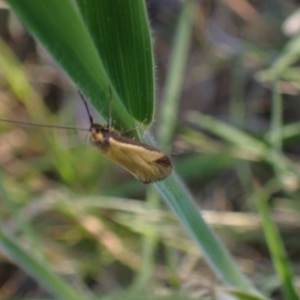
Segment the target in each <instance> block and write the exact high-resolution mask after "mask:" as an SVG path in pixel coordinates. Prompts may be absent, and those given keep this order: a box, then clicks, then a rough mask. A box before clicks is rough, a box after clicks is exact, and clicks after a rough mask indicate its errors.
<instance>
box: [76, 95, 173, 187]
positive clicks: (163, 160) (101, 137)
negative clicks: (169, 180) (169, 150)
mask: <svg viewBox="0 0 300 300" xmlns="http://www.w3.org/2000/svg"><path fill="white" fill-rule="evenodd" d="M80 95H81V94H80ZM81 97H82V100H83V102H84V104H85V106H86V110H87V113H88V116H89V119H90V124H91V125H90V142H91V144H92V145H93V146H95V147H96V148H97V149H98V150H99V151H100V152H101V153H102V155H104V156H105V157H106V158H108V159H109V160H111V161H113V162H115V163H116V164H118V165H120V166H122V167H123V168H124V169H126V170H127V171H128V172H129V173H131V174H132V175H133V176H134V177H136V178H137V179H138V180H140V181H142V182H143V183H151V182H154V181H159V180H163V179H165V178H166V177H168V176H169V175H170V173H171V171H172V163H171V160H170V159H169V157H168V156H166V155H165V154H163V153H162V152H161V151H160V150H158V149H156V148H154V147H152V146H149V145H147V144H144V143H142V142H140V141H137V140H135V139H133V138H129V137H126V136H124V134H123V133H122V132H121V131H118V130H115V129H113V128H112V127H111V125H110V122H108V125H105V126H103V125H100V124H95V123H94V121H93V118H92V116H91V114H90V111H89V108H88V105H87V103H86V101H85V99H84V97H83V96H82V95H81Z"/></svg>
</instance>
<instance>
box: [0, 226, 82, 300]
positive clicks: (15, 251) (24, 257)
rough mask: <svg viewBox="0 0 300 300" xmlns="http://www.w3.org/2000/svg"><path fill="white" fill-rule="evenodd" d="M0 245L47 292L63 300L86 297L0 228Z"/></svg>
mask: <svg viewBox="0 0 300 300" xmlns="http://www.w3.org/2000/svg"><path fill="white" fill-rule="evenodd" d="M0 246H1V247H2V248H3V249H4V250H5V251H6V252H7V253H9V255H10V256H11V257H12V259H13V260H14V261H15V262H17V263H18V265H20V266H21V267H22V268H23V269H24V270H26V271H27V272H28V273H29V274H30V275H31V276H32V277H34V278H35V279H36V280H37V281H38V282H39V283H40V284H42V285H43V286H44V287H45V288H46V289H47V290H48V291H49V292H51V293H52V294H54V295H56V296H57V297H58V299H65V300H82V299H87V298H86V297H85V296H84V295H81V296H80V295H79V292H78V291H75V290H74V287H71V286H69V285H68V284H67V283H66V282H65V281H64V280H63V279H62V278H60V277H58V276H57V275H55V273H54V272H53V271H52V270H50V268H48V267H47V266H46V263H45V262H43V263H42V262H39V261H38V260H37V259H36V258H33V257H32V256H31V255H30V254H29V253H27V252H26V251H24V250H23V249H22V248H21V247H19V245H18V244H17V243H16V242H15V241H13V240H12V238H9V237H8V236H6V235H5V234H4V233H3V232H2V231H1V230H0Z"/></svg>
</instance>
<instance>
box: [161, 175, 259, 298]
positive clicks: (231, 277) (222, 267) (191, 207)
mask: <svg viewBox="0 0 300 300" xmlns="http://www.w3.org/2000/svg"><path fill="white" fill-rule="evenodd" d="M155 186H156V188H157V190H158V191H159V193H160V194H161V196H162V197H163V198H164V200H165V201H166V202H167V204H168V205H169V206H170V208H171V209H172V210H173V212H174V213H175V214H176V216H177V217H178V219H179V220H180V222H181V223H182V224H183V226H184V228H185V229H186V230H187V232H188V233H189V234H190V236H192V238H193V240H194V241H195V243H196V244H197V245H198V246H199V248H200V249H201V250H202V253H203V255H204V256H205V258H206V261H207V263H208V264H209V265H210V267H211V268H212V270H213V271H214V273H215V274H216V276H217V277H218V279H220V280H221V281H222V282H223V283H224V284H226V285H228V286H231V287H235V288H236V289H241V290H244V291H247V292H249V293H255V290H254V288H253V287H252V286H251V284H250V283H249V282H248V280H247V279H246V278H245V277H244V276H243V274H242V273H241V272H240V271H239V270H238V268H237V265H236V263H235V262H234V261H233V260H232V258H231V256H230V255H229V253H228V252H227V250H226V249H225V248H224V247H223V245H222V244H221V243H220V241H219V240H218V238H217V237H216V236H215V234H214V232H213V231H212V230H211V229H210V228H209V226H208V225H207V224H206V223H205V222H204V220H203V219H202V217H201V215H200V213H199V208H198V207H197V206H196V205H195V203H194V201H193V200H192V198H191V196H190V195H189V193H188V192H187V190H186V189H185V188H184V187H183V185H182V183H181V182H180V181H179V179H178V178H177V176H176V175H175V174H172V175H171V176H170V177H168V178H167V179H166V180H164V181H162V182H157V183H155Z"/></svg>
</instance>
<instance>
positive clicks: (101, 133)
mask: <svg viewBox="0 0 300 300" xmlns="http://www.w3.org/2000/svg"><path fill="white" fill-rule="evenodd" d="M90 132H91V135H90V141H91V143H92V144H93V145H94V146H97V147H101V148H102V147H103V146H105V145H106V143H107V135H108V133H109V130H108V128H107V127H105V126H102V125H100V124H93V125H92V126H91V128H90Z"/></svg>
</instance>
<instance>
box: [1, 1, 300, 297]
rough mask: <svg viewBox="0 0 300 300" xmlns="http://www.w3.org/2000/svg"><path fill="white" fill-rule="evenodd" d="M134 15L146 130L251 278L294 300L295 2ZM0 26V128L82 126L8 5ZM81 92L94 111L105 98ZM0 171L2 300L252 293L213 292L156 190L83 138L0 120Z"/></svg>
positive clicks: (160, 8) (217, 285) (80, 112)
mask: <svg viewBox="0 0 300 300" xmlns="http://www.w3.org/2000/svg"><path fill="white" fill-rule="evenodd" d="M79 2H80V1H79ZM195 3H196V1H195ZM270 7H272V9H270ZM148 10H149V11H148V14H149V18H150V23H151V26H152V34H153V37H154V41H155V42H154V54H155V57H156V59H155V61H156V77H157V78H156V83H157V94H158V100H157V103H156V112H155V113H156V116H157V118H155V116H154V120H155V119H158V122H154V126H152V132H153V134H154V135H155V136H156V135H157V136H158V138H159V141H160V142H161V143H162V145H163V147H164V148H163V150H166V149H169V148H171V149H172V150H171V156H172V159H173V162H174V165H175V169H176V170H177V172H178V174H179V175H180V176H181V177H182V178H183V180H184V182H185V183H186V186H187V188H189V190H190V191H191V192H192V194H193V195H194V197H195V199H196V201H197V204H198V205H199V209H200V207H201V209H202V215H203V217H204V218H205V220H206V221H207V223H208V224H210V225H211V226H212V227H213V228H214V229H215V230H216V232H217V234H218V235H219V237H221V239H222V241H223V242H224V244H225V245H226V247H227V248H228V249H229V251H230V252H231V253H232V255H233V257H234V258H235V260H236V263H237V265H238V266H239V268H240V269H241V270H242V271H243V272H244V273H245V274H246V275H247V277H248V278H249V280H250V281H251V283H252V284H253V285H254V286H256V287H257V288H258V290H259V291H260V292H261V293H262V294H263V295H264V296H265V297H266V298H271V299H297V290H299V273H300V270H299V268H298V265H299V253H300V243H299V239H298V235H299V234H298V233H299V226H300V225H299V224H300V223H299V220H300V216H299V182H300V175H299V174H300V172H299V166H298V161H299V150H300V148H299V145H298V142H299V138H300V130H299V129H300V123H299V115H300V105H299V103H300V102H299V86H300V85H299V79H300V78H299V75H298V71H299V68H297V62H298V60H299V54H300V52H299V51H300V47H299V46H298V39H299V36H298V31H297V30H296V31H295V32H294V33H293V34H292V33H291V30H292V29H291V28H300V24H299V22H298V20H297V17H296V18H295V17H294V19H292V17H293V13H296V12H297V6H296V4H295V3H293V2H292V1H276V5H275V4H274V2H271V1H269V0H264V1H260V3H259V4H254V3H250V2H248V1H246V0H245V1H244V0H243V1H241V0H237V1H222V2H215V3H214V5H212V4H211V3H210V2H209V1H207V2H201V3H199V4H197V5H196V6H195V9H194V11H193V13H194V15H193V18H192V19H189V22H190V23H188V24H187V23H184V19H183V18H184V17H183V16H184V13H186V11H184V10H182V7H181V5H180V2H179V1H167V0H164V1H151V3H149V7H148ZM181 12H183V13H181ZM298 19H299V18H298ZM0 20H1V22H0V34H1V42H0V87H1V88H0V118H5V119H10V120H22V121H30V122H37V123H44V124H56V125H69V126H75V127H88V126H89V125H88V119H87V116H86V112H85V110H84V106H83V105H82V103H81V100H80V98H79V96H78V93H77V90H76V89H75V88H74V86H73V85H72V84H71V83H70V82H69V81H68V79H66V76H65V74H64V73H62V71H61V70H60V69H59V68H58V67H57V65H56V64H55V63H53V61H52V60H51V59H49V57H48V55H47V54H46V53H45V51H44V50H43V49H41V48H40V47H39V46H37V44H36V42H35V41H34V40H33V39H32V38H31V37H30V36H29V35H28V33H27V32H26V31H25V29H24V28H23V27H22V25H20V23H19V22H18V21H17V19H16V17H15V16H14V14H13V13H12V12H11V11H8V10H6V9H0ZM182 22H183V23H182ZM291 24H292V25H291ZM185 26H187V27H185ZM297 26H298V27H297ZM188 28H190V30H191V31H190V33H188V31H187V30H188ZM181 35H182V36H183V37H184V38H185V39H186V40H185V41H184V43H185V44H184V45H182V44H181V43H180V41H182V40H180V36H181ZM175 36H176V39H175V40H174V37H175ZM181 46H182V47H181ZM181 51H182V52H181ZM187 51H188V52H187ZM171 53H172V56H171ZM182 53H183V54H184V55H186V56H182V55H181V54H182ZM176 55H179V56H181V60H180V61H178V60H176V59H174V57H175V58H176ZM170 57H171V58H170ZM176 63H177V65H175V66H174V64H176ZM174 72H175V74H174ZM176 72H178V74H177V75H178V77H177V76H176ZM84 84H85V83H83V85H84ZM120 85H122V84H121V83H120ZM100 89H101V88H100ZM104 89H105V87H104ZM104 93H105V92H104ZM95 94H96V91H95ZM160 95H162V97H160ZM90 96H91V99H92V102H93V104H94V105H95V107H97V108H99V107H101V105H102V104H103V107H104V111H103V115H104V116H105V115H106V113H107V112H106V110H105V107H106V106H105V105H107V103H102V102H97V103H95V101H94V100H93V97H95V96H94V95H90ZM150 98H151V96H150ZM160 99H161V100H160ZM150 100H151V99H150ZM101 101H102V100H101ZM140 103H142V102H140ZM162 103H163V106H161V104H162ZM116 105H117V106H118V105H119V104H118V103H117V104H116ZM118 107H119V106H118ZM120 107H121V106H120ZM140 107H143V106H142V105H141V106H140ZM147 107H151V104H149V106H147ZM118 109H119V108H118ZM128 110H129V111H130V109H128ZM133 110H134V108H133ZM120 111H122V108H120ZM200 112H201V114H200ZM135 113H136V114H137V115H139V120H140V121H141V120H142V115H143V112H141V110H140V109H139V108H137V110H136V111H135ZM168 113H169V116H168ZM147 114H148V116H151V109H148V112H147ZM170 115H171V117H170ZM128 118H129V117H128ZM120 119H122V117H120ZM121 121H123V122H124V123H125V124H127V123H130V121H128V120H127V117H126V118H125V121H124V120H121ZM121 121H120V122H121ZM162 126H167V127H162ZM162 128H163V131H160V130H162ZM157 131H158V132H157ZM0 166H1V169H0V203H1V210H0V224H1V231H2V232H3V235H1V241H2V243H1V263H0V270H1V272H0V273H1V276H0V296H1V299H40V298H43V299H48V298H49V299H51V297H53V295H52V294H50V293H49V292H48V291H49V290H50V291H53V290H55V288H53V287H58V286H60V289H61V294H56V297H57V298H58V299H59V298H60V297H61V295H62V294H63V295H64V297H65V299H99V298H101V299H114V298H116V299H119V298H122V299H145V294H146V293H147V296H148V297H149V299H168V298H169V299H195V298H197V299H214V298H216V297H217V296H218V297H220V299H223V298H222V297H225V295H226V294H228V293H230V294H232V295H235V296H236V297H237V298H238V299H254V298H247V297H249V295H246V294H243V293H241V292H240V291H234V290H229V289H226V287H224V286H222V284H224V283H223V282H216V278H215V275H214V274H213V273H212V271H211V270H210V269H209V268H208V267H207V265H206V262H207V258H206V257H205V256H203V254H202V253H200V252H199V249H198V248H197V247H196V245H195V244H194V242H193V241H192V240H191V239H190V237H189V236H188V235H187V233H186V232H185V231H184V230H183V228H182V227H181V225H180V224H179V223H178V221H177V220H176V219H175V217H174V216H173V214H172V213H171V212H169V211H168V209H167V208H166V207H164V206H163V205H161V204H160V202H158V198H157V197H158V196H157V194H156V193H155V192H154V191H153V190H152V189H151V188H148V187H146V186H145V185H143V184H142V183H140V182H138V181H137V180H135V179H133V178H132V177H131V176H130V175H129V174H127V173H126V172H125V171H124V170H122V169H121V168H119V167H118V166H116V165H114V164H112V163H110V162H108V161H107V160H105V159H104V158H103V157H102V156H101V155H99V153H98V152H97V151H96V150H95V149H94V148H93V147H90V145H89V144H88V137H87V135H86V133H83V134H79V133H78V132H76V131H63V130H53V129H49V128H37V127H30V126H23V125H22V126H20V125H17V124H8V123H4V122H0ZM266 204H267V205H266ZM22 249H25V251H24V252H22V251H20V250H22ZM211 251H212V252H213V251H214V249H212V250H211ZM9 254H10V255H9ZM28 254H29V255H28ZM13 255H15V256H14V257H17V258H18V259H14V260H13V261H12V260H11V258H10V257H9V256H13ZM26 255H27V256H26ZM37 261H41V262H42V263H41V264H38V263H36V262H37ZM24 270H26V272H24ZM54 274H58V275H59V276H60V277H56V275H54ZM30 275H31V276H32V277H31V276H30ZM39 275H40V277H41V280H40V281H36V280H33V279H32V278H38V277H39ZM60 278H65V279H66V282H68V283H70V284H71V286H74V287H75V288H76V291H75V289H74V290H72V289H70V286H69V285H67V284H66V285H65V283H64V281H62V280H61V279H60ZM145 291H146V292H145ZM54 294H55V293H54ZM106 295H109V296H106ZM259 299H261V298H259Z"/></svg>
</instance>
